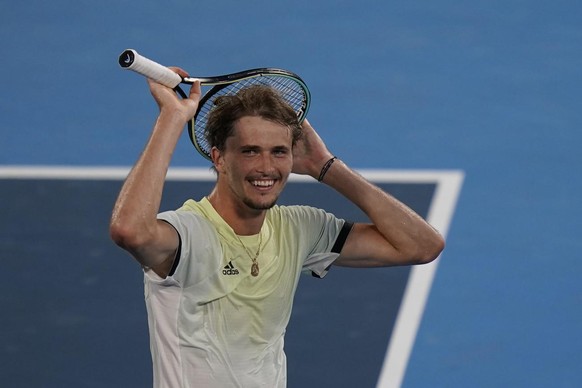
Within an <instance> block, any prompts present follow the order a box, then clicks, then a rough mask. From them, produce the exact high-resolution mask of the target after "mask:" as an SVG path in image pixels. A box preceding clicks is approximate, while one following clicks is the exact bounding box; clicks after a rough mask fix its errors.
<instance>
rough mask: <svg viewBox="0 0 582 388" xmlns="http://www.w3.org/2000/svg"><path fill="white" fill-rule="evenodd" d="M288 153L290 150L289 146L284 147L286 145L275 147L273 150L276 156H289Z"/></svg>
mask: <svg viewBox="0 0 582 388" xmlns="http://www.w3.org/2000/svg"><path fill="white" fill-rule="evenodd" d="M288 153H289V150H288V149H287V148H284V147H281V148H275V149H274V150H273V154H274V155H275V156H279V157H283V156H287V154H288Z"/></svg>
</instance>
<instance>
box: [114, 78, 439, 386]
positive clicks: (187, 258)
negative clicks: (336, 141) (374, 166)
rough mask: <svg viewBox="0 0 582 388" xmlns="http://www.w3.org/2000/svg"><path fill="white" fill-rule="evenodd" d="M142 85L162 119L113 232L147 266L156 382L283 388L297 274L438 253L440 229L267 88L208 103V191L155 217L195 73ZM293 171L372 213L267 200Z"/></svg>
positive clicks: (126, 190) (196, 90) (191, 102)
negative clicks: (357, 216)
mask: <svg viewBox="0 0 582 388" xmlns="http://www.w3.org/2000/svg"><path fill="white" fill-rule="evenodd" d="M174 71H176V72H177V73H178V74H180V75H181V76H183V77H184V76H187V74H186V73H185V71H183V70H182V69H178V68H174ZM148 82H149V87H150V90H151V93H152V95H153V97H154V99H155V100H156V102H157V104H158V106H159V108H160V112H159V116H158V118H157V121H156V123H155V125H154V128H153V131H152V133H151V135H150V138H149V141H148V142H147V144H146V146H145V149H144V151H143V153H142V154H141V156H140V157H139V160H138V161H137V163H136V164H135V166H134V167H133V169H132V170H131V172H130V174H129V175H128V177H127V179H126V181H125V183H124V185H123V187H122V189H121V192H120V194H119V197H118V199H117V202H116V204H115V207H114V210H113V215H112V218H111V224H110V233H111V236H112V239H113V240H114V241H115V242H116V243H117V244H118V245H119V246H121V247H122V248H124V249H126V250H127V251H128V252H129V253H130V254H131V255H132V256H133V257H134V258H135V259H137V261H138V262H139V263H140V264H141V265H142V267H143V270H144V274H145V275H144V277H145V299H146V305H147V312H148V323H149V331H150V341H151V346H150V347H151V353H152V360H153V371H154V376H153V378H154V384H153V385H154V387H156V388H158V387H159V388H161V387H164V388H165V387H171V388H176V387H188V388H192V387H219V388H224V387H252V388H257V387H266V388H273V387H285V386H286V381H287V375H286V373H287V372H286V358H285V353H284V349H283V341H284V334H285V328H286V326H287V323H288V321H289V318H290V314H291V306H292V302H293V296H294V294H295V290H296V287H297V283H298V280H299V276H300V274H301V273H302V272H311V273H313V274H315V275H316V276H318V277H324V276H325V274H326V273H327V271H328V270H329V268H330V266H332V265H337V266H345V267H383V266H394V265H412V264H422V263H428V262H430V261H432V260H434V259H435V258H436V257H437V256H438V255H439V253H440V252H441V250H442V249H443V247H444V242H443V239H442V237H441V236H440V235H439V233H438V232H436V231H435V230H434V229H433V228H432V227H431V226H430V225H428V224H427V223H426V222H425V221H424V220H423V219H422V218H421V217H419V216H418V215H417V214H415V213H414V212H413V211H412V210H411V209H409V208H408V207H406V206H405V205H404V204H402V203H401V202H399V201H398V200H396V199H395V198H394V197H392V196H391V195H389V194H387V193H385V192H383V191H382V190H380V189H379V188H378V187H376V186H374V185H372V184H371V183H369V182H368V181H366V180H365V179H364V178H362V177H361V176H360V175H358V174H357V173H356V172H354V171H353V170H352V169H350V168H349V167H348V166H347V165H346V164H345V163H343V162H342V161H341V160H340V159H336V158H335V157H333V155H332V153H330V151H329V150H328V149H327V148H326V146H325V144H324V143H323V142H322V140H321V138H320V137H319V136H318V135H317V133H316V132H315V130H314V129H313V127H312V126H311V125H310V124H309V123H308V122H307V121H304V122H303V124H301V125H300V124H299V123H298V121H297V116H296V114H295V112H294V111H293V109H292V108H291V107H289V106H288V105H287V104H286V103H285V102H284V101H283V100H282V99H281V98H280V97H279V95H278V94H277V93H276V92H274V91H273V90H271V89H269V88H266V87H252V88H249V89H244V90H243V91H241V92H239V94H238V95H236V96H231V97H223V98H221V99H220V100H219V101H217V104H216V107H215V108H214V110H213V112H212V114H211V117H210V118H209V121H208V132H209V141H210V145H211V146H212V150H211V155H212V161H213V166H214V168H215V170H216V173H217V180H216V185H215V187H214V189H213V190H212V192H210V193H209V194H208V195H207V196H206V197H204V198H200V199H197V200H194V199H189V200H187V201H186V202H185V203H184V205H183V206H182V207H181V208H180V209H178V210H176V211H167V212H163V213H159V212H160V209H159V208H160V201H161V198H162V190H163V187H164V181H165V177H166V173H167V170H168V166H169V165H170V160H171V158H172V153H173V151H174V149H175V147H176V144H177V142H178V139H179V138H180V135H181V133H182V130H183V128H184V126H185V124H186V123H187V121H188V120H190V119H191V118H192V117H193V116H194V114H195V112H196V108H197V106H198V103H199V100H200V94H201V91H200V84H199V83H195V84H194V85H193V86H192V87H191V90H190V92H189V97H188V98H186V99H180V98H178V97H177V96H176V94H175V93H174V91H173V90H172V89H170V88H167V87H165V86H162V85H159V84H156V83H154V82H152V81H148ZM291 172H294V173H297V174H303V175H309V176H311V177H313V178H314V179H318V180H319V181H321V182H323V183H324V184H327V185H329V186H331V187H332V188H334V189H335V190H336V191H338V192H339V193H340V194H342V195H344V196H345V197H346V198H347V199H349V200H350V201H351V202H353V203H354V204H355V205H357V206H358V207H359V208H361V209H362V210H363V211H364V212H365V213H366V214H367V216H368V217H369V219H370V220H371V223H369V224H366V223H353V224H352V223H350V222H347V221H344V220H343V219H341V218H337V217H336V216H334V215H332V214H330V213H327V212H325V211H324V210H321V209H316V208H312V207H307V206H279V205H276V202H277V198H278V197H279V194H280V193H281V191H282V190H283V189H284V187H285V184H286V182H287V178H288V177H289V174H290V173H291Z"/></svg>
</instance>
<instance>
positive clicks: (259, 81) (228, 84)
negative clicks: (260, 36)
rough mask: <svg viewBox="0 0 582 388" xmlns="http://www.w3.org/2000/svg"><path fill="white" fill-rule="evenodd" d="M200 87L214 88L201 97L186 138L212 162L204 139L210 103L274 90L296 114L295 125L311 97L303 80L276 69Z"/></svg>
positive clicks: (214, 80)
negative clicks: (253, 90) (252, 89)
mask: <svg viewBox="0 0 582 388" xmlns="http://www.w3.org/2000/svg"><path fill="white" fill-rule="evenodd" d="M201 82H202V84H203V85H204V84H206V85H209V84H210V85H215V86H213V87H212V88H211V89H210V90H209V91H208V92H206V93H205V94H204V96H203V97H202V99H201V100H200V103H199V105H198V110H197V111H196V114H195V115H194V118H193V119H192V120H190V122H189V123H188V134H189V135H190V140H191V141H192V144H194V147H195V148H196V150H197V151H198V152H199V153H200V155H202V156H203V157H204V158H206V159H208V160H210V161H212V157H211V154H210V150H211V148H212V147H211V145H210V144H209V142H208V139H207V133H206V124H207V122H208V115H209V114H210V112H211V110H212V108H213V107H214V101H215V100H216V98H218V97H220V96H228V95H234V94H236V93H238V92H239V91H240V90H242V89H244V88H247V87H250V86H254V85H262V86H269V87H271V88H273V89H275V90H276V91H277V92H278V93H279V94H280V95H281V97H282V98H283V100H284V101H286V102H287V104H288V105H289V106H291V108H293V110H294V111H295V112H296V113H297V119H298V121H299V123H302V122H303V120H304V119H305V117H306V115H307V112H308V111H309V105H310V102H311V95H310V93H309V89H308V88H307V85H306V84H305V82H303V80H302V79H301V78H300V77H299V76H298V75H297V74H295V73H292V72H290V71H287V70H283V69H276V68H260V69H252V70H247V71H243V72H239V73H235V74H230V75H226V76H221V77H213V78H204V79H201Z"/></svg>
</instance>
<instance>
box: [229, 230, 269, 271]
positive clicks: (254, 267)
mask: <svg viewBox="0 0 582 388" xmlns="http://www.w3.org/2000/svg"><path fill="white" fill-rule="evenodd" d="M235 236H236V238H237V239H238V242H240V245H242V247H243V248H244V249H245V251H246V252H247V255H249V257H250V258H251V261H252V262H253V264H252V265H251V275H253V277H257V276H259V263H258V262H257V259H258V258H259V253H261V245H262V244H263V234H262V233H260V232H259V247H258V248H257V252H256V253H255V255H254V256H253V255H252V254H251V252H250V251H249V249H248V248H247V247H246V245H245V244H244V243H243V242H242V240H241V239H240V237H239V236H238V235H237V234H236V233H235Z"/></svg>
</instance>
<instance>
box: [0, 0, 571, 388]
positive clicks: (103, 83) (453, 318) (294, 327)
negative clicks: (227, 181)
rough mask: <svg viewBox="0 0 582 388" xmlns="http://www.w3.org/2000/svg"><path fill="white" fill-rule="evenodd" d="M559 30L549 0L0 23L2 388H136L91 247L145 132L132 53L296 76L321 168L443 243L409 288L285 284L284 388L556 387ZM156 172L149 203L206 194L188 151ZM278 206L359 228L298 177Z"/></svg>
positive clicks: (82, 4) (206, 178)
mask: <svg viewBox="0 0 582 388" xmlns="http://www.w3.org/2000/svg"><path fill="white" fill-rule="evenodd" d="M176 10H179V11H176ZM188 15H192V16H188ZM581 15H582V4H580V3H578V2H575V1H562V0H559V1H552V2H550V1H534V2H524V1H518V0H509V1H491V2H478V1H475V0H471V1H463V2H461V1H452V0H447V1H440V2H428V1H422V2H407V3H396V2H374V1H369V0H367V1H359V2H351V1H342V2H331V1H320V2H308V1H302V0H301V1H297V2H293V3H286V2H275V3H274V2H267V1H256V2H251V3H248V4H242V3H240V2H235V1H230V0H228V1H218V2H212V3H196V2H186V1H183V0H172V1H169V2H157V1H145V2H141V3H139V4H137V3H135V2H127V1H115V2H114V1H109V0H105V1H100V2H92V1H77V2H68V1H63V0H55V1H52V2H42V1H38V0H33V1H30V2H20V3H8V2H4V3H2V4H0V55H1V57H2V58H3V59H4V61H3V66H2V69H3V71H2V72H0V85H2V88H1V89H0V134H1V137H0V193H1V194H0V195H1V199H2V201H1V204H0V215H1V218H0V262H1V263H2V264H3V270H4V272H3V273H4V274H5V275H4V281H3V282H1V283H0V309H1V311H2V314H1V315H0V328H2V330H1V331H0V333H1V334H0V381H2V382H3V383H2V384H3V385H6V386H10V387H17V388H18V387H47V388H52V387H143V386H148V385H149V384H150V381H151V362H150V354H149V344H148V338H147V326H146V325H147V321H146V317H145V308H144V303H143V289H142V277H141V273H140V270H139V268H138V266H137V264H135V263H134V262H133V261H132V259H131V258H129V257H128V256H126V255H125V254H124V253H123V252H121V251H120V250H119V249H117V248H116V247H115V246H114V245H113V244H112V243H111V242H110V241H109V238H108V235H107V233H108V232H107V227H108V225H107V224H108V218H109V215H110V212H111V207H112V204H113V201H114V198H115V195H116V194H117V191H118V189H119V187H120V185H121V179H122V177H123V175H124V174H125V173H126V172H127V169H128V168H129V167H130V166H131V165H132V164H133V162H134V161H135V160H136V158H137V156H138V155H139V152H140V151H141V148H142V147H143V145H144V143H145V141H146V138H147V135H148V133H149V130H150V128H151V126H152V124H153V121H154V119H155V115H156V107H155V105H154V103H153V101H152V100H151V97H150V96H149V93H148V90H147V87H146V85H145V82H144V81H143V79H141V77H139V76H137V75H135V74H132V73H129V72H126V71H123V70H121V69H119V67H118V65H117V56H118V55H119V53H120V52H121V51H123V50H124V49H126V48H135V49H137V50H139V51H140V52H142V53H143V54H145V55H147V56H149V57H151V58H154V59H156V60H158V61H160V62H161V63H163V64H167V65H178V66H181V67H183V68H187V69H188V70H189V71H190V73H191V74H192V75H201V76H210V75H218V74H224V73H230V72H235V71H239V70H243V69H247V68H256V67H280V68H285V69H288V70H291V71H293V72H295V73H297V74H299V75H300V76H301V77H302V78H303V79H304V80H305V81H306V82H307V84H308V85H309V87H310V90H311V94H312V98H313V100H312V106H311V110H310V112H309V119H310V121H311V122H312V124H314V126H315V127H316V129H318V131H319V133H320V134H321V135H322V137H323V138H324V139H325V140H326V142H327V144H328V146H329V147H330V149H332V150H333V151H334V153H335V154H336V155H338V156H339V157H340V158H342V159H343V160H345V161H346V162H347V163H348V164H350V165H351V166H353V167H355V168H357V169H358V170H360V171H362V172H363V173H364V174H365V175H366V176H368V177H370V179H372V180H374V181H376V182H377V183H378V184H379V185H381V186H382V187H384V188H385V189H387V190H389V191H391V192H393V193H394V194H395V195H396V196H398V197H399V198H401V199H403V200H404V201H405V202H407V203H409V204H410V205H411V206H412V207H414V208H415V209H416V210H417V211H418V212H419V213H420V214H422V215H423V216H425V217H427V218H429V219H432V220H433V221H434V222H436V223H437V224H438V225H439V227H440V228H441V229H444V231H445V232H446V234H447V248H446V250H445V251H444V253H443V256H442V257H441V258H440V260H439V261H438V265H437V266H434V268H432V269H430V268H429V269H428V270H424V271H422V272H418V274H417V275H413V274H412V271H411V269H410V268H394V269H382V270H370V271H368V270H365V271H354V270H337V271H335V270H334V271H333V272H332V273H330V276H329V278H326V279H324V280H316V279H310V278H306V279H304V280H302V284H301V285H300V289H299V293H298V295H297V297H296V304H295V309H294V315H293V318H292V322H291V325H290V326H289V333H288V336H287V341H286V347H287V353H288V358H289V385H290V387H291V388H292V387H354V386H358V387H389V386H394V385H401V386H403V387H428V386H430V387H492V386H496V387H505V386H511V387H548V386H551V387H575V386H578V385H579V381H580V380H582V371H581V369H580V368H579V365H580V364H581V363H582V337H581V334H580V330H579V328H580V327H581V325H582V285H581V283H580V281H579V275H578V274H579V273H580V272H581V270H582V264H581V263H582V261H581V260H580V259H581V257H580V251H582V242H581V240H580V239H579V237H578V234H579V231H580V230H582V221H581V220H582V214H581V206H580V205H579V204H578V202H579V199H578V197H579V193H580V192H581V189H582V178H581V177H580V174H579V173H577V168H578V167H579V166H581V165H582V156H581V155H580V152H579V150H578V149H579V147H580V144H581V143H582V132H581V131H580V128H581V127H582V109H580V90H581V89H582V87H581V86H582V85H581V82H582V77H581V74H580V72H581V70H580V69H582V54H581V53H580V50H579V48H580V46H581V44H582V27H581V26H580V23H579V20H580V16H581ZM172 168H173V174H175V175H172V176H173V178H172V179H171V182H170V183H169V184H168V186H167V190H166V193H165V196H164V206H165V207H166V208H173V207H176V206H179V205H180V204H181V202H182V201H183V200H184V199H185V198H186V197H190V196H197V195H202V193H205V192H207V191H208V190H209V188H210V187H211V185H212V175H211V174H210V173H209V172H208V164H207V163H206V162H205V161H204V160H203V159H202V158H201V157H199V156H198V155H197V154H196V152H195V151H194V150H193V148H192V146H191V144H190V141H189V139H188V138H187V135H186V134H185V136H184V137H183V139H182V141H181V142H180V145H179V147H178V149H177V150H176V153H175V157H174V162H173V166H172ZM282 201H283V202H296V201H298V202H302V203H304V202H306V203H310V204H314V205H317V206H322V207H325V208H328V209H330V208H331V209H330V210H332V209H333V210H334V211H336V209H337V211H336V213H338V214H341V215H344V214H345V217H346V218H354V219H358V217H361V214H359V213H358V211H357V210H355V209H351V208H350V206H349V205H347V204H346V203H344V202H342V200H341V199H339V198H336V197H335V196H334V194H333V193H329V192H327V191H326V189H325V187H324V186H321V185H317V184H315V183H312V182H306V181H304V180H302V179H297V180H295V181H293V182H292V183H291V185H290V187H289V190H288V192H287V193H286V194H285V197H284V198H282ZM414 279H416V280H414ZM411 282H413V283H414V284H416V285H417V286H416V287H415V288H414V290H415V291H414V292H411V295H413V297H412V298H411V299H409V300H412V301H417V302H418V301H420V302H418V303H412V304H410V305H409V304H407V303H405V302H404V301H405V300H406V297H405V294H406V292H405V290H406V287H407V285H410V284H411ZM423 287H424V288H423ZM423 289H424V290H425V291H426V295H425V296H426V299H423V298H424V297H423V295H424V294H423ZM418 295H420V297H417V296H418ZM405 306H408V307H407V308H409V309H404V310H403V308H404V307H405ZM415 309H416V310H415ZM405 311H408V313H407V314H406V313H404V312H405ZM414 311H416V314H417V315H418V314H420V315H419V316H417V317H416V319H414V318H411V317H412V316H413V315H414V314H415V313H414ZM401 313H402V314H404V315H400V314H401ZM399 317H403V318H399ZM398 319H402V320H403V321H402V322H405V323H409V322H413V324H412V325H408V324H406V325H404V324H403V326H402V327H403V328H404V329H407V328H408V329H410V330H403V331H398V330H397V329H396V328H397V327H398ZM414 322H416V323H418V325H419V326H418V327H417V328H415V327H414V325H415V324H414ZM416 329H417V330H416ZM395 330H396V331H398V333H401V334H400V335H398V336H397V337H396V338H395V337H391V335H392V334H393V332H394V331H395ZM408 340H410V341H409V342H407V341H408ZM394 341H396V342H394ZM390 349H396V350H392V352H393V353H392V355H393V356H391V357H389V354H390ZM408 352H410V353H409V354H408ZM399 383H401V384H399Z"/></svg>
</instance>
